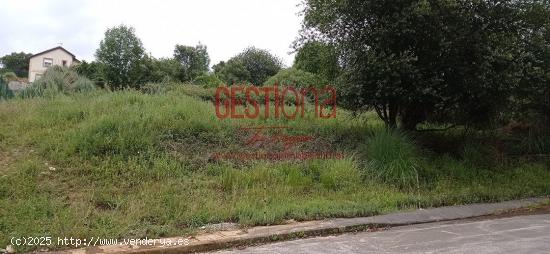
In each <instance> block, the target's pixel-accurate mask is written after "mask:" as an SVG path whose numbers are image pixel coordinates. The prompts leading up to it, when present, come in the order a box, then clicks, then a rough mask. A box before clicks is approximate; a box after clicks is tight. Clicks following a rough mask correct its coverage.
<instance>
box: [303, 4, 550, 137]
mask: <svg viewBox="0 0 550 254" xmlns="http://www.w3.org/2000/svg"><path fill="white" fill-rule="evenodd" d="M535 4H538V5H539V6H538V10H539V11H540V12H543V13H548V4H543V2H542V1H484V0H481V1H480V0H467V1H439V0H419V1H374V0H365V1H331V0H306V1H305V10H304V23H303V29H302V42H307V41H312V40H315V41H323V42H326V43H329V44H331V45H334V46H335V47H337V49H338V54H339V57H340V59H341V63H342V67H343V73H342V75H341V76H340V78H339V84H340V86H339V94H340V98H339V102H341V103H342V105H343V106H346V107H348V108H351V109H354V110H363V109H374V110H376V112H377V113H378V115H379V116H380V117H381V118H382V119H383V120H384V122H385V123H386V124H387V125H388V126H389V127H396V126H397V121H398V119H400V122H401V125H402V126H403V127H404V128H407V129H414V128H415V127H416V125H417V124H418V123H420V122H422V121H434V122H447V123H459V124H476V123H482V122H486V121H488V120H490V119H492V118H494V117H496V116H498V115H499V113H500V112H502V111H503V110H504V109H505V108H506V107H507V103H508V102H509V99H510V97H511V96H512V95H513V92H514V89H515V87H516V86H517V84H518V83H519V82H520V80H521V78H520V77H521V74H522V73H524V72H525V71H527V69H528V68H531V67H532V65H529V64H528V62H529V60H528V59H527V58H526V55H529V54H532V53H534V52H533V49H530V48H529V47H527V45H529V44H531V43H532V38H531V37H532V36H530V34H531V33H533V32H534V30H533V29H532V27H529V25H528V24H529V22H528V19H529V18H528V16H527V15H524V14H525V12H527V11H528V10H530V9H532V8H533V6H534V5H535ZM545 24H546V25H544V26H539V27H541V28H542V29H543V30H544V32H543V31H538V32H540V33H545V31H546V28H547V27H548V23H545Z"/></svg>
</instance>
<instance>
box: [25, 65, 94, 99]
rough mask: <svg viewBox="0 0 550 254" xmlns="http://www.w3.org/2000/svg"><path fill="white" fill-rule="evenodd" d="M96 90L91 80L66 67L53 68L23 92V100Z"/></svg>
mask: <svg viewBox="0 0 550 254" xmlns="http://www.w3.org/2000/svg"><path fill="white" fill-rule="evenodd" d="M93 90H95V85H94V83H93V82H92V81H90V80H89V79H87V78H85V77H82V76H80V75H78V74H77V73H76V72H75V71H74V70H71V69H69V68H66V67H61V66H53V67H51V68H49V69H48V70H46V72H45V73H44V76H43V77H42V78H40V79H38V80H36V81H34V82H33V83H32V85H30V86H29V87H27V88H26V89H24V90H22V91H21V93H20V94H19V96H20V97H22V98H31V97H37V96H45V95H50V96H51V95H56V94H59V93H63V94H70V93H75V92H89V91H93Z"/></svg>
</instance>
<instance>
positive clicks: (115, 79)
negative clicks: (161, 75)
mask: <svg viewBox="0 0 550 254" xmlns="http://www.w3.org/2000/svg"><path fill="white" fill-rule="evenodd" d="M144 57H145V49H144V48H143V44H142V43H141V40H140V39H139V38H138V37H137V36H136V35H135V30H134V28H132V27H128V26H125V25H120V26H117V27H113V28H110V29H107V31H106V32H105V38H104V39H103V40H102V41H101V43H100V44H99V48H98V49H97V51H96V59H97V62H98V63H100V64H102V65H103V66H104V75H105V81H106V82H107V83H108V84H109V85H111V86H113V87H114V88H122V87H124V86H132V87H136V86H138V85H139V84H140V83H141V82H142V81H143V75H144V74H143V71H144V68H145V67H144Z"/></svg>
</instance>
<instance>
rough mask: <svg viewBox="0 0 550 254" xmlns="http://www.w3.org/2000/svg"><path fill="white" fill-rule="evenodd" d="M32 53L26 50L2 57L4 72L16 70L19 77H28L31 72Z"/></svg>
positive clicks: (0, 61) (0, 59)
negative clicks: (30, 60)
mask: <svg viewBox="0 0 550 254" xmlns="http://www.w3.org/2000/svg"><path fill="white" fill-rule="evenodd" d="M31 56H32V54H28V53H25V52H19V53H17V52H13V53H11V54H9V55H5V56H3V57H0V63H2V65H3V68H2V72H14V73H15V75H17V76H18V77H27V76H28V74H29V59H30V58H31Z"/></svg>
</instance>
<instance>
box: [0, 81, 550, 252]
mask: <svg viewBox="0 0 550 254" xmlns="http://www.w3.org/2000/svg"><path fill="white" fill-rule="evenodd" d="M45 78H46V77H45ZM158 85H159V86H158V87H162V88H163V89H148V90H146V92H147V93H141V92H139V91H133V90H125V91H114V92H109V91H106V90H93V91H82V92H77V93H72V92H64V91H59V93H57V94H55V93H54V92H51V93H49V96H47V97H34V98H31V99H17V98H16V99H12V100H8V101H4V102H0V122H2V124H1V125H0V161H1V163H2V164H1V167H0V234H1V235H3V236H8V237H4V238H2V239H0V245H6V244H7V243H8V242H6V241H8V239H9V237H10V236H28V235H43V234H48V235H52V236H65V235H71V236H74V237H82V238H84V237H89V236H95V237H108V238H112V237H116V238H125V237H149V238H151V237H163V236H173V235H181V234H185V233H190V232H196V230H197V229H198V228H199V227H201V226H203V225H205V224H208V223H217V222H223V221H226V222H227V221H232V222H238V223H241V224H243V225H264V224H274V223H282V222H284V221H285V220H288V219H296V220H310V219H319V218H325V217H334V216H338V217H342V216H344V217H348V216H368V215H373V214H379V213H386V212H390V211H395V210H397V209H409V208H417V207H432V206H441V205H452V204H463V203H471V202H487V201H498V200H507V199H515V198H522V197H530V196H540V195H549V194H550V161H548V160H545V159H544V157H533V156H523V155H521V154H522V153H527V152H532V153H533V154H535V153H548V148H549V142H548V139H547V138H546V139H541V136H531V133H529V132H524V131H521V130H517V129H509V130H495V131H486V132H478V131H471V130H466V129H454V130H449V131H446V132H441V133H421V132H419V133H408V134H405V133H402V132H399V131H387V130H386V129H385V127H384V123H383V122H381V121H380V120H378V119H377V117H376V116H375V114H373V113H366V114H362V115H360V116H355V117H353V116H352V114H350V113H349V112H347V111H345V110H339V111H338V117H337V118H336V119H330V120H326V119H319V118H315V117H306V118H304V119H297V120H295V121H287V120H284V119H279V120H277V119H258V120H247V121H237V120H223V121H222V120H219V119H217V118H216V117H215V114H214V106H213V105H212V103H211V101H210V99H211V98H212V97H213V94H214V91H213V90H211V89H203V88H200V87H198V86H196V85H189V84H187V85H186V84H179V83H164V84H158ZM147 87H151V86H147ZM51 91H53V90H51ZM203 98H205V99H207V100H203ZM310 110H311V109H310ZM309 115H310V114H309ZM310 116H311V115H310ZM260 123H261V124H268V125H280V124H285V125H289V126H290V127H291V129H289V130H288V134H289V135H304V134H305V135H312V136H314V137H315V139H314V140H313V141H312V142H309V143H304V144H302V145H300V146H299V147H297V149H298V150H299V151H339V152H342V153H344V154H345V157H344V158H343V159H338V160H336V159H330V160H305V161H300V160H290V161H262V160H260V161H256V160H250V161H242V160H216V159H215V158H213V157H212V154H213V153H215V152H242V151H251V150H250V149H254V150H253V151H262V150H270V149H278V148H277V147H275V148H273V147H259V148H250V147H248V146H246V145H244V143H243V142H244V141H243V133H242V131H241V130H239V129H238V126H239V125H250V124H260Z"/></svg>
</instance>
